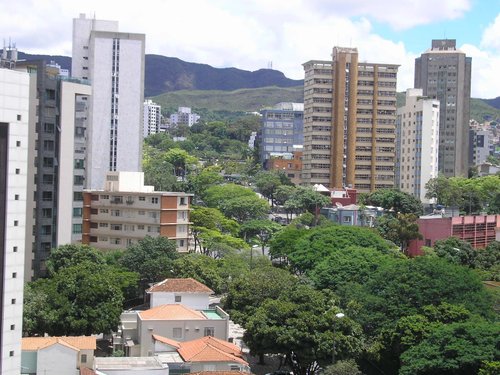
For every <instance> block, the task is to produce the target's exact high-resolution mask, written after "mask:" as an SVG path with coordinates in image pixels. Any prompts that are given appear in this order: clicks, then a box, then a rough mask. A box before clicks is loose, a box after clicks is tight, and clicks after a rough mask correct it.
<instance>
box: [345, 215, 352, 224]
mask: <svg viewBox="0 0 500 375" xmlns="http://www.w3.org/2000/svg"><path fill="white" fill-rule="evenodd" d="M343 222H344V223H350V222H351V217H350V216H344V220H343Z"/></svg>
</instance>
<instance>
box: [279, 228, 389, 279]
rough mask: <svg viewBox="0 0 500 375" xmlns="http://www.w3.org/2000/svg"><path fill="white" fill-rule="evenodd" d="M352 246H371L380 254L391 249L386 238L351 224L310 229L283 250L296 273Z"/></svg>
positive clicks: (307, 269) (310, 267)
mask: <svg viewBox="0 0 500 375" xmlns="http://www.w3.org/2000/svg"><path fill="white" fill-rule="evenodd" d="M351 246H361V247H365V248H372V249H375V250H378V251H380V252H383V253H388V252H389V251H390V246H389V245H388V244H387V242H386V241H384V239H383V238H382V237H380V236H379V235H378V234H376V233H375V232H374V231H372V230H371V229H369V228H361V227H353V226H340V225H334V226H327V227H317V228H314V229H312V230H309V231H308V232H307V233H306V234H305V235H304V236H301V237H300V238H299V239H297V241H296V242H295V243H294V244H293V246H291V247H289V248H285V249H283V250H281V251H283V252H285V254H286V255H287V257H288V259H289V261H290V262H291V264H292V266H293V267H294V268H295V269H296V270H297V271H299V272H307V271H310V270H312V269H314V268H315V267H316V265H317V264H318V263H319V262H320V261H321V260H322V259H324V258H325V257H327V256H328V255H330V254H331V253H332V252H334V251H336V250H341V249H345V248H347V247H351Z"/></svg>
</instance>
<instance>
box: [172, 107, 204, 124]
mask: <svg viewBox="0 0 500 375" xmlns="http://www.w3.org/2000/svg"><path fill="white" fill-rule="evenodd" d="M199 119H200V116H199V115H198V114H196V113H192V112H191V108H189V107H179V108H178V109H177V112H176V113H172V114H171V115H170V125H187V126H193V125H194V124H196V123H197V122H198V120H199Z"/></svg>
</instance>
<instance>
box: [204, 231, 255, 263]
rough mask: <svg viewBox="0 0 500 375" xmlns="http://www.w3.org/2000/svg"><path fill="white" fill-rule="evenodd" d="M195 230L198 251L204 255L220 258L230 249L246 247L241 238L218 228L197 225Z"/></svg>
mask: <svg viewBox="0 0 500 375" xmlns="http://www.w3.org/2000/svg"><path fill="white" fill-rule="evenodd" d="M197 230H198V243H199V245H200V251H201V252H202V253H203V254H205V255H209V256H212V257H214V258H220V257H223V256H225V255H226V254H227V253H230V252H231V251H234V250H243V249H247V248H248V245H247V244H246V243H245V241H243V240H242V239H240V238H235V237H233V236H231V235H228V234H224V233H221V232H219V231H218V230H212V229H206V228H203V227H198V228H197Z"/></svg>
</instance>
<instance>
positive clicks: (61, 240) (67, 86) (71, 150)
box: [16, 60, 90, 281]
mask: <svg viewBox="0 0 500 375" xmlns="http://www.w3.org/2000/svg"><path fill="white" fill-rule="evenodd" d="M16 69H18V70H22V71H26V72H30V73H31V74H32V75H33V76H34V77H36V78H35V79H36V83H35V85H34V88H35V90H36V93H37V95H36V97H37V100H36V106H37V108H38V110H35V108H32V109H31V110H32V113H37V116H36V117H35V118H34V121H33V124H32V126H30V128H29V129H30V130H29V132H30V134H29V142H30V145H29V151H30V154H29V155H30V162H29V164H28V165H29V168H30V170H29V171H28V173H29V176H30V177H29V178H28V201H27V205H28V212H29V215H30V216H31V215H33V220H34V222H35V224H36V225H33V223H31V225H29V227H27V229H26V238H30V237H34V238H33V240H32V241H30V242H29V243H30V244H32V245H30V246H28V248H27V249H26V269H25V279H26V281H30V280H31V279H32V278H33V277H39V276H44V275H45V272H46V267H45V261H46V259H47V258H48V256H49V255H50V250H51V249H53V248H55V247H57V246H60V245H64V244H68V243H72V242H78V241H80V240H81V226H82V214H81V212H82V208H83V196H82V192H83V188H84V182H85V161H86V158H87V155H86V152H87V151H86V150H87V144H86V142H87V141H86V133H87V117H88V104H87V103H88V102H89V98H90V96H89V95H90V86H89V85H88V84H86V83H85V82H80V81H79V80H76V79H71V78H68V77H66V76H61V75H60V71H59V68H58V67H56V66H53V65H50V64H47V63H46V62H45V61H42V60H37V61H23V62H18V63H17V64H16ZM31 105H32V106H34V105H35V101H33V102H32V103H31ZM35 143H36V144H37V147H35ZM30 207H31V208H30ZM31 212H33V214H31ZM29 219H31V217H29ZM79 228H80V229H79Z"/></svg>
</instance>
